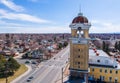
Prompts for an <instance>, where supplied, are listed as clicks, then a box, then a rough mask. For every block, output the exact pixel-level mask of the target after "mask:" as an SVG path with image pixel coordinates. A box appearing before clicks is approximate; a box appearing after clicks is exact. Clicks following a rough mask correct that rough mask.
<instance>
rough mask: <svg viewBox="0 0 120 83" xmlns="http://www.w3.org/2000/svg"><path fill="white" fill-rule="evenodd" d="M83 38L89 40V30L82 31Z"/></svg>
mask: <svg viewBox="0 0 120 83" xmlns="http://www.w3.org/2000/svg"><path fill="white" fill-rule="evenodd" d="M84 37H85V38H89V30H88V29H85V30H84Z"/></svg>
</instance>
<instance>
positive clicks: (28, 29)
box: [0, 26, 70, 33]
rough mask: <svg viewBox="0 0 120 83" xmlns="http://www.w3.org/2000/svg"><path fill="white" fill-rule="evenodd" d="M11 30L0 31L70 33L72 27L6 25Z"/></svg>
mask: <svg viewBox="0 0 120 83" xmlns="http://www.w3.org/2000/svg"><path fill="white" fill-rule="evenodd" d="M4 28H7V29H9V31H6V32H5V31H4V32H3V31H2V32H0V33H68V32H70V28H69V27H66V26H50V27H36V28H35V27H10V26H9V27H4Z"/></svg>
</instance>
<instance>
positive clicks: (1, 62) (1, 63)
mask: <svg viewBox="0 0 120 83" xmlns="http://www.w3.org/2000/svg"><path fill="white" fill-rule="evenodd" d="M6 62H7V60H6V59H5V57H4V56H3V55H0V77H3V76H4V75H5V74H4V72H5V63H6Z"/></svg>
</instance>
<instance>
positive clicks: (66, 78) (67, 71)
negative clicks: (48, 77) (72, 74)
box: [56, 63, 69, 83]
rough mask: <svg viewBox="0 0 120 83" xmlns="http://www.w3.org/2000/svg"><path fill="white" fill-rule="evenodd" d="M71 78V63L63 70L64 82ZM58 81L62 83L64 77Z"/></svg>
mask: <svg viewBox="0 0 120 83" xmlns="http://www.w3.org/2000/svg"><path fill="white" fill-rule="evenodd" d="M68 79H69V63H68V64H67V66H66V68H65V70H64V72H63V83H64V82H65V81H67V80H68ZM56 83H62V79H59V80H58V81H57V82H56Z"/></svg>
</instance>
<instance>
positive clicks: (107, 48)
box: [102, 41, 109, 53]
mask: <svg viewBox="0 0 120 83" xmlns="http://www.w3.org/2000/svg"><path fill="white" fill-rule="evenodd" d="M102 50H103V51H105V52H106V53H109V44H108V43H106V42H105V41H103V44H102Z"/></svg>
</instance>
